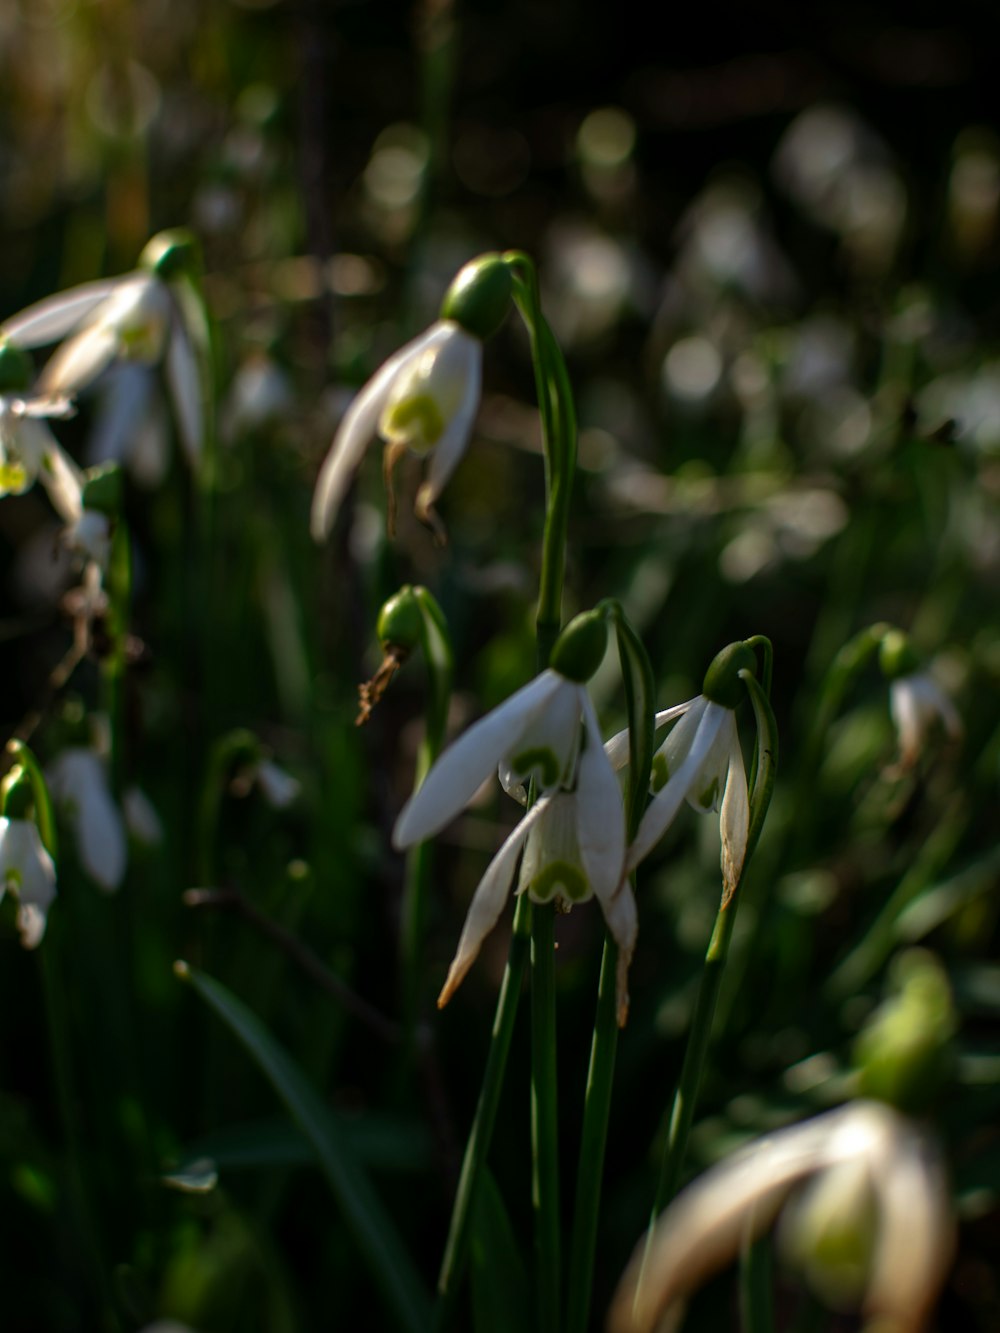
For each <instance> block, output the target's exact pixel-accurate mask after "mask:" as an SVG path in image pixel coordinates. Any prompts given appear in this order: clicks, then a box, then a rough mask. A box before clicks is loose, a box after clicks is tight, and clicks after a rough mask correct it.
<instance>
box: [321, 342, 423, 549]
mask: <svg viewBox="0 0 1000 1333" xmlns="http://www.w3.org/2000/svg"><path fill="white" fill-rule="evenodd" d="M449 328H450V326H449V325H448V324H444V323H437V324H433V325H431V327H430V328H429V329H428V330H427V331H426V333H423V334H421V336H420V337H419V338H415V339H414V340H413V342H409V343H407V344H406V346H405V347H402V348H400V350H399V351H398V352H397V353H396V354H395V355H394V356H391V357H390V358H389V360H388V361H386V363H385V365H383V366H382V368H381V369H380V370H379V371H377V372H376V374H375V375H373V376H372V378H371V379H370V380H369V381H368V383H367V384H366V385H365V386H364V388H363V389H362V390H361V392H360V393H359V394H358V395H357V397H356V398H355V399H354V400H353V402H352V403H351V405H350V407H349V408H348V409H347V412H346V413H345V414H344V419H343V421H342V422H341V423H340V426H339V428H338V430H337V433H336V435H335V436H334V437H333V443H332V444H331V446H330V452H329V453H328V454H327V456H326V458H325V459H324V461H323V466H322V467H321V468H320V471H319V477H318V479H317V482H316V490H315V492H314V494H313V503H312V517H311V520H310V531H311V532H312V535H313V538H314V539H315V540H316V541H318V542H321V541H325V540H326V538H327V537H328V536H329V535H330V532H331V530H332V528H333V525H334V522H335V520H336V517H337V512H338V510H339V509H340V504H341V501H342V500H343V498H344V495H345V493H346V491H347V488H348V486H349V485H350V483H351V479H352V477H353V476H354V473H355V472H356V471H357V468H358V466H359V464H360V462H361V460H362V458H363V457H364V453H365V450H366V449H367V448H368V445H369V443H370V442H371V440H372V439H373V438H374V436H375V431H376V427H377V425H378V420H379V417H380V416H381V415H382V409H383V407H384V406H385V402H386V399H387V398H388V396H389V393H390V391H391V389H392V386H393V382H394V381H395V379H396V377H397V376H398V375H401V374H403V373H405V371H406V369H407V367H408V366H409V365H410V364H411V363H412V362H413V361H415V360H417V359H418V358H419V357H421V356H422V355H423V353H424V352H425V351H426V350H427V349H428V348H429V347H435V346H437V345H438V344H439V343H440V342H441V341H442V340H443V339H446V338H447V337H448V336H449V332H448V331H449Z"/></svg>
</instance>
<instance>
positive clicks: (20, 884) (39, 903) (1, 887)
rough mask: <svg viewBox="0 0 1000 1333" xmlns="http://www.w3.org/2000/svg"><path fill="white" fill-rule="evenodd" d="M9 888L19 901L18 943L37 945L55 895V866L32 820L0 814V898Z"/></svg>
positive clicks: (27, 945)
mask: <svg viewBox="0 0 1000 1333" xmlns="http://www.w3.org/2000/svg"><path fill="white" fill-rule="evenodd" d="M8 889H9V890H10V892H11V893H13V894H14V895H15V897H16V898H17V902H18V906H17V928H18V931H19V932H20V935H21V943H22V945H23V946H24V947H25V948H26V949H34V948H37V946H38V945H39V944H40V943H41V939H42V936H43V935H44V934H45V922H46V917H47V915H48V910H49V908H50V907H51V905H52V900H53V899H54V898H55V896H56V868H55V866H54V865H53V864H52V857H51V856H49V854H48V852H47V851H46V850H45V848H44V847H43V846H42V839H41V837H40V836H39V833H38V828H37V826H36V825H35V823H34V821H33V820H30V819H8V818H7V817H6V816H4V817H0V898H2V897H3V895H4V892H5V891H6V890H8Z"/></svg>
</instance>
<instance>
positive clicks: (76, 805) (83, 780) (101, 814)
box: [45, 746, 126, 893]
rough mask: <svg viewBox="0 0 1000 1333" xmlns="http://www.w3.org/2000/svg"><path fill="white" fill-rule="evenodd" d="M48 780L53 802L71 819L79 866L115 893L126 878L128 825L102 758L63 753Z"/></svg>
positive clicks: (80, 750)
mask: <svg viewBox="0 0 1000 1333" xmlns="http://www.w3.org/2000/svg"><path fill="white" fill-rule="evenodd" d="M45 777H46V781H47V782H48V784H49V790H50V792H51V793H52V798H53V800H54V801H55V802H56V804H57V805H60V806H61V807H62V808H63V809H64V810H65V811H66V813H67V815H68V816H69V818H70V821H71V823H72V826H73V832H74V835H75V838H76V848H77V854H78V855H79V858H80V864H81V865H82V866H83V868H84V870H85V871H86V872H87V874H88V875H89V876H90V878H91V879H92V880H94V882H95V883H96V884H97V885H98V886H99V887H100V888H102V889H103V890H104V891H105V892H106V893H113V892H114V891H115V890H116V889H118V888H119V887H120V886H121V882H122V880H123V879H124V877H125V861H126V841H125V825H124V823H123V821H122V816H121V813H120V811H119V809H118V807H117V805H116V804H115V801H114V798H113V797H112V795H111V791H110V789H109V787H108V779H107V775H106V773H105V771H104V764H103V763H102V761H101V759H100V757H99V755H98V754H97V753H96V752H95V751H94V750H91V749H87V748H86V747H83V746H79V747H72V748H70V749H68V750H63V752H62V754H60V755H59V756H58V757H57V758H56V760H55V761H54V762H53V763H52V764H51V765H50V767H49V769H48V770H47V772H46V775H45Z"/></svg>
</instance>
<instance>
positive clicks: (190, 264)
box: [139, 227, 201, 282]
mask: <svg viewBox="0 0 1000 1333" xmlns="http://www.w3.org/2000/svg"><path fill="white" fill-rule="evenodd" d="M139 267H140V268H143V269H146V270H147V272H150V273H155V274H156V276H157V277H158V278H163V279H164V281H165V282H169V281H170V279H171V278H176V277H180V276H181V275H182V274H195V273H198V272H199V270H200V269H201V246H200V245H199V244H198V240H197V238H196V237H195V235H194V233H193V232H190V231H188V229H187V228H186V227H174V228H172V229H171V230H170V231H161V232H157V234H156V235H155V236H154V237H153V238H152V240H150V241H148V242H147V243H146V246H145V248H144V249H143V251H142V254H141V255H140V256H139Z"/></svg>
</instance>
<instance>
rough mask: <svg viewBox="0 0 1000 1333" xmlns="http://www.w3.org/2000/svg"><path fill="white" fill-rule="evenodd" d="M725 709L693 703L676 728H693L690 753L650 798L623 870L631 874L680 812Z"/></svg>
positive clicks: (715, 705) (712, 743)
mask: <svg viewBox="0 0 1000 1333" xmlns="http://www.w3.org/2000/svg"><path fill="white" fill-rule="evenodd" d="M728 711H729V710H728V709H725V708H720V707H719V706H718V705H717V704H710V703H709V702H708V700H707V699H704V698H699V699H696V700H695V701H694V702H693V703H692V705H691V708H690V710H689V711H688V713H687V715H686V716H685V717H684V718H683V719H682V720H681V722H680V724H679V726H681V727H684V728H685V729H686V731H687V732H690V730H691V729H692V728H694V735H693V736H692V737H691V741H690V749H689V750H688V752H687V755H686V756H685V757H684V758H683V759H682V760H681V762H680V763H679V765H678V766H677V768H676V770H675V772H673V773H672V774H671V776H670V777H669V778H668V779H667V782H666V784H665V785H664V787H663V788H662V789H661V790H660V791H658V792H657V793H656V795H655V796H654V797H653V799H652V801H651V803H650V805H649V807H648V808H647V810H646V813H645V814H644V815H643V817H642V821H641V822H640V824H639V829H638V832H637V833H636V835H635V841H634V842H633V843H632V846H631V847H630V848H629V851H628V857H627V858H626V862H625V868H626V870H634V869H635V867H636V866H637V865H638V864H639V862H640V861H641V860H642V859H643V857H644V856H646V855H648V853H649V852H650V851H651V850H652V848H653V847H655V846H656V844H657V843H658V842H659V841H660V839H661V838H662V837H663V835H664V833H666V831H667V829H668V828H669V827H670V824H671V823H672V821H673V819H674V818H675V816H676V814H677V811H678V810H679V809H680V808H681V806H682V805H683V803H684V800H685V798H686V797H687V795H688V792H689V789H690V787H691V785H692V783H693V782H694V781H695V779H696V778H697V777H698V774H699V773H700V772H701V769H702V766H703V764H704V763H705V760H706V759H707V757H708V755H709V753H710V752H711V749H712V746H713V745H714V744H715V741H716V737H717V736H718V734H719V728H720V727H721V726H722V723H723V721H724V720H725V714H726V713H727V712H728Z"/></svg>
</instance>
